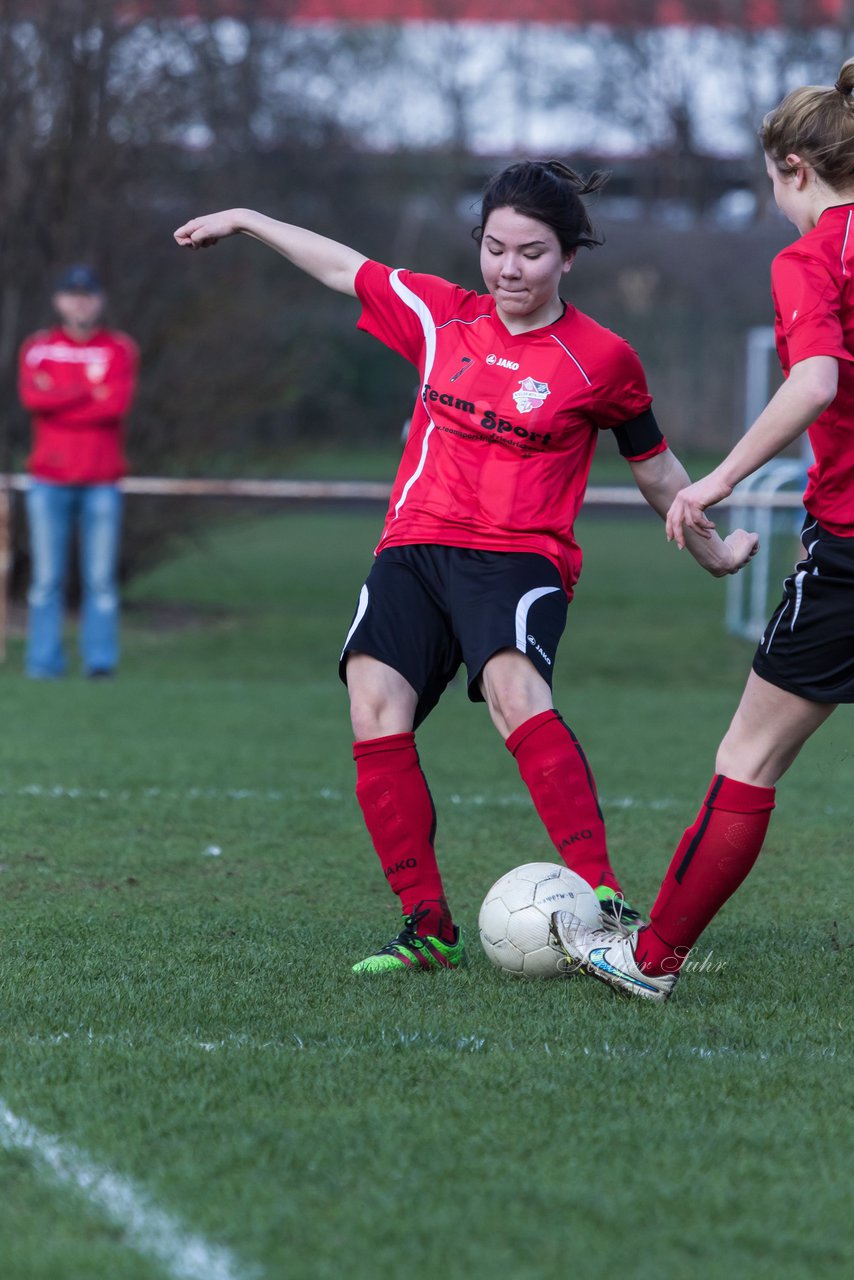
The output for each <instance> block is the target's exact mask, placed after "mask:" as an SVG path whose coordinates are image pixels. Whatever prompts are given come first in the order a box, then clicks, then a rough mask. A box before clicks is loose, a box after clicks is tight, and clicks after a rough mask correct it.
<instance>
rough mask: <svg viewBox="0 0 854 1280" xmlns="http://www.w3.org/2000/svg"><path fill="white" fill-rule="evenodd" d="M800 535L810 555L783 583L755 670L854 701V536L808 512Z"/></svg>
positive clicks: (799, 688)
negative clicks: (830, 529)
mask: <svg viewBox="0 0 854 1280" xmlns="http://www.w3.org/2000/svg"><path fill="white" fill-rule="evenodd" d="M801 540H802V541H803V544H804V551H805V553H806V558H805V559H803V560H801V561H800V562H799V563H798V564H796V565H795V568H794V569H793V570H792V572H791V573H790V574H789V576H788V578H787V579H786V581H785V583H784V584H783V599H782V600H781V601H780V604H779V606H778V608H777V609H776V611H775V613H774V615H773V617H772V618H771V621H770V622H769V623H768V626H767V627H766V628H765V634H764V635H763V637H762V639H761V640H760V641H759V647H758V649H757V650H756V653H755V655H754V658H753V670H754V671H755V672H756V674H757V675H758V676H761V677H762V679H763V680H767V681H768V682H769V684H774V685H777V687H778V688H780V689H786V690H787V691H788V692H789V693H795V694H797V695H798V697H800V698H807V699H808V700H809V701H810V702H854V538H840V537H837V536H836V534H833V533H828V532H827V530H826V529H822V527H821V525H820V524H818V522H817V521H815V520H813V519H812V517H811V516H807V518H806V520H805V521H804V527H803V529H802V530H801Z"/></svg>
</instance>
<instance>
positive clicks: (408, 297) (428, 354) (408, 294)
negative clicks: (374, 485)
mask: <svg viewBox="0 0 854 1280" xmlns="http://www.w3.org/2000/svg"><path fill="white" fill-rule="evenodd" d="M389 284H390V285H391V287H392V289H394V291H395V293H396V294H397V296H398V297H399V298H400V300H401V301H402V302H404V303H405V304H406V305H407V307H409V308H410V309H411V310H412V311H414V312H415V314H416V315H417V316H418V319H419V320H420V321H421V328H422V330H423V331H424V381H423V382H422V384H421V391H420V392H419V396H420V398H421V403H422V404H424V405H425V407H426V402H425V400H424V394H423V393H424V387H425V386H426V384H427V383H428V382H429V380H430V373H431V371H432V369H433V361H434V360H435V358H436V322H435V320H434V319H433V316H432V314H431V312H430V308H429V307H428V306H427V304H426V303H425V302H424V300H423V298H419V297H418V294H417V293H413V292H412V290H411V289H409V288H408V287H407V286H406V285H405V284H404V283H403V281H402V280H401V278H400V270H399V269H396V270H394V271H392V273H391V275H390V276H389ZM427 417H428V418H429V419H430V426H429V427H428V428H427V430H426V432H425V434H424V443H423V444H422V446H421V457H420V458H419V460H418V466H417V467H416V468H415V470H414V471H413V473H412V475H411V476H410V477H409V479H408V480H407V482H406V484H405V485H404V486H403V492H402V493H401V495H400V497H399V498H398V500H397V502H396V503H395V507H394V518H395V520H396V519H397V517H398V516H399V515H400V508H401V507H402V506H403V504H404V502H405V501H406V499H407V498H408V496H409V490H410V489H411V488H412V486H413V485H414V484H415V481H416V480H417V479H418V477H419V476H420V475H421V472H422V471H423V470H424V463H425V462H426V461H427V454H428V452H429V448H430V437H431V435H432V434H433V432H434V431H435V429H436V424H435V422H434V421H433V419H432V418H431V417H430V410H429V409H427Z"/></svg>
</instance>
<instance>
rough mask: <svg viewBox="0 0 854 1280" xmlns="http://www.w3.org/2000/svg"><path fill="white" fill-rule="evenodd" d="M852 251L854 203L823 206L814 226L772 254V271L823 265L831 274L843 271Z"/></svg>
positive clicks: (848, 262)
mask: <svg viewBox="0 0 854 1280" xmlns="http://www.w3.org/2000/svg"><path fill="white" fill-rule="evenodd" d="M852 251H854V204H847V205H833V206H831V208H829V209H825V211H824V213H823V214H822V215H821V217H820V218H819V220H818V222H817V223H816V225H815V226H814V227H813V228H812V229H811V230H810V231H807V232H806V233H805V234H804V235H802V236H799V237H798V239H797V240H793V241H792V243H791V244H787V245H785V246H784V247H783V248H782V249H781V250H780V251H779V252H778V253H777V254H775V256H774V261H773V262H772V264H771V270H772V274H779V273H781V272H785V271H787V270H789V269H792V268H794V269H795V270H797V269H799V268H800V269H804V268H808V267H810V266H813V267H823V268H825V269H826V270H827V271H829V272H830V273H831V275H836V274H840V275H841V274H846V267H848V266H850V259H851V254H852Z"/></svg>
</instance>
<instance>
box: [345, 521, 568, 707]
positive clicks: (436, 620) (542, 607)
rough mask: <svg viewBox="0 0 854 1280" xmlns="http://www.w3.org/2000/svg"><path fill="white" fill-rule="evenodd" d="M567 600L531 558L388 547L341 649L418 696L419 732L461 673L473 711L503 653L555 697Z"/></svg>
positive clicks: (546, 563)
mask: <svg viewBox="0 0 854 1280" xmlns="http://www.w3.org/2000/svg"><path fill="white" fill-rule="evenodd" d="M567 604H568V601H567V598H566V592H565V591H564V589H563V585H562V583H561V580H560V574H559V573H558V571H557V568H556V567H555V566H554V565H553V564H552V562H551V561H550V560H547V559H546V558H545V557H544V556H538V555H533V554H531V553H529V552H518V553H517V552H508V551H471V550H469V549H468V548H466V547H440V546H407V547H387V548H386V549H385V550H384V551H381V552H380V554H379V555H378V556H377V558H376V560H375V561H374V565H373V568H372V569H371V572H370V574H369V575H368V580H367V582H366V583H365V585H364V586H363V587H362V590H361V594H360V596H359V604H358V607H357V609H356V613H355V616H354V618H353V622H352V625H351V627H350V630H349V632H348V633H347V639H346V640H345V641H344V649H343V651H342V653H341V661H340V664H339V673H340V675H341V679H342V680H343V681H344V683H345V684H346V683H347V677H346V670H345V668H346V663H347V655H348V654H350V653H366V654H369V655H370V656H371V657H372V658H376V659H377V660H378V661H379V662H384V663H385V664H386V665H387V666H389V667H393V668H394V670H395V671H398V672H399V673H400V674H401V675H402V676H403V677H404V679H405V680H408V681H409V683H410V684H411V685H412V687H413V689H414V690H415V692H416V693H417V694H418V707H417V710H416V716H415V723H416V725H418V724H420V723H421V721H422V720H423V719H424V718H425V717H426V716H427V715H428V714H429V712H430V711H432V709H433V707H435V705H436V703H437V702H438V701H439V698H440V697H441V696H442V693H443V692H444V690H445V689H446V687H447V685H448V684H449V682H450V681H451V680H452V679H453V677H454V676H455V674H456V672H457V670H458V669H459V666H460V663H461V662H464V663H465V665H466V669H467V672H468V691H469V697H470V698H471V700H472V702H482V701H483V696H482V694H481V692H480V690H479V688H478V679H479V677H480V673H481V672H482V671H483V668H484V666H485V665H486V663H487V662H488V661H489V659H490V658H491V657H493V655H494V654H496V653H498V651H499V650H500V649H518V650H519V651H520V652H521V653H524V654H525V655H526V656H527V657H528V658H530V660H531V662H532V663H533V664H534V666H535V667H536V669H537V670H538V671H539V673H540V675H541V676H542V677H543V679H544V680H546V682H547V683H548V685H549V687H551V683H552V671H553V669H554V660H555V654H556V652H557V646H558V643H559V641H560V638H561V636H562V635H563V630H564V627H565V626H566V610H567Z"/></svg>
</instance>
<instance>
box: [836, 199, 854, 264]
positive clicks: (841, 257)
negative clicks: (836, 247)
mask: <svg viewBox="0 0 854 1280" xmlns="http://www.w3.org/2000/svg"><path fill="white" fill-rule="evenodd" d="M851 216H852V215H851V213H849V214H848V221H847V222H846V223H845V239H844V240H843V241H842V252H841V253H840V255H839V261H840V262H841V264H842V274H843V275H844V276H847V275H848V271H847V270H846V267H845V249H846V246H847V244H848V233H849V231H850V230H851Z"/></svg>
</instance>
